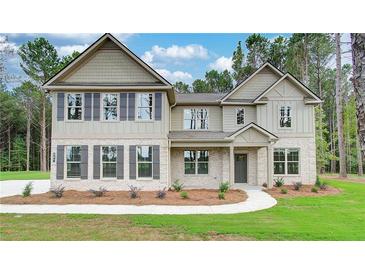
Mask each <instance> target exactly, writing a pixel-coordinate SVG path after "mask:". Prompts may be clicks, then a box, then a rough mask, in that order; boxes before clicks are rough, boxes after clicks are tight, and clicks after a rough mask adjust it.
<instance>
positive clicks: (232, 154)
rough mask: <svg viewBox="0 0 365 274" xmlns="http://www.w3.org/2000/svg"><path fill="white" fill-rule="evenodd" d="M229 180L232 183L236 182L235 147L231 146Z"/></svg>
mask: <svg viewBox="0 0 365 274" xmlns="http://www.w3.org/2000/svg"><path fill="white" fill-rule="evenodd" d="M229 182H230V184H231V185H233V184H234V147H233V145H230V146H229Z"/></svg>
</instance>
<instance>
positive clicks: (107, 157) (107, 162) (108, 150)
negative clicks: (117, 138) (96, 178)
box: [101, 146, 117, 178]
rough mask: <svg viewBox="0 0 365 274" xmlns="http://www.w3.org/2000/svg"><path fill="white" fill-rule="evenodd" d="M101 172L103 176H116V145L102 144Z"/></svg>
mask: <svg viewBox="0 0 365 274" xmlns="http://www.w3.org/2000/svg"><path fill="white" fill-rule="evenodd" d="M101 151H102V154H101V155H102V156H101V161H102V168H103V169H102V174H103V178H116V177H117V147H116V146H102V147H101Z"/></svg>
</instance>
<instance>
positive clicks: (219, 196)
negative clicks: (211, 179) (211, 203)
mask: <svg viewBox="0 0 365 274" xmlns="http://www.w3.org/2000/svg"><path fill="white" fill-rule="evenodd" d="M225 198H226V197H225V193H224V192H218V199H219V200H224V199H225Z"/></svg>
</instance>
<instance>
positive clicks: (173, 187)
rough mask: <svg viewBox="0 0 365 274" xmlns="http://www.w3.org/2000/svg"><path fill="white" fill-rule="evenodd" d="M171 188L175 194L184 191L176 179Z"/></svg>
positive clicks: (182, 185)
mask: <svg viewBox="0 0 365 274" xmlns="http://www.w3.org/2000/svg"><path fill="white" fill-rule="evenodd" d="M171 186H172V189H173V190H174V191H176V192H180V191H181V190H183V189H184V184H181V183H179V179H177V180H176V181H175V182H174V183H173V184H172V185H171Z"/></svg>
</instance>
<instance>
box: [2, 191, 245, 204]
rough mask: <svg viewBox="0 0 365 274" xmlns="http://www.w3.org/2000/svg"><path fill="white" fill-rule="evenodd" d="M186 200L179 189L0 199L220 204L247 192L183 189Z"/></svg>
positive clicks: (238, 199) (8, 201)
mask: <svg viewBox="0 0 365 274" xmlns="http://www.w3.org/2000/svg"><path fill="white" fill-rule="evenodd" d="M184 191H186V192H187V193H188V195H189V198H188V199H182V198H181V197H180V192H174V191H168V192H167V195H166V197H165V198H164V199H159V198H156V191H141V192H140V195H139V196H140V197H139V198H136V199H131V198H130V197H129V193H128V191H108V192H106V193H105V195H104V196H102V197H95V196H94V195H93V194H92V193H90V192H88V191H76V190H67V191H65V192H64V194H63V197H62V198H55V197H54V196H53V194H52V193H51V192H47V193H42V194H34V195H31V196H30V197H22V196H21V195H15V196H10V197H3V198H0V204H42V205H43V204H52V205H67V204H104V205H222V204H234V203H239V202H243V201H245V200H246V199H247V195H246V193H245V192H244V191H242V190H229V191H228V192H227V193H226V195H225V200H219V199H218V191H217V190H211V189H194V190H184Z"/></svg>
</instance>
